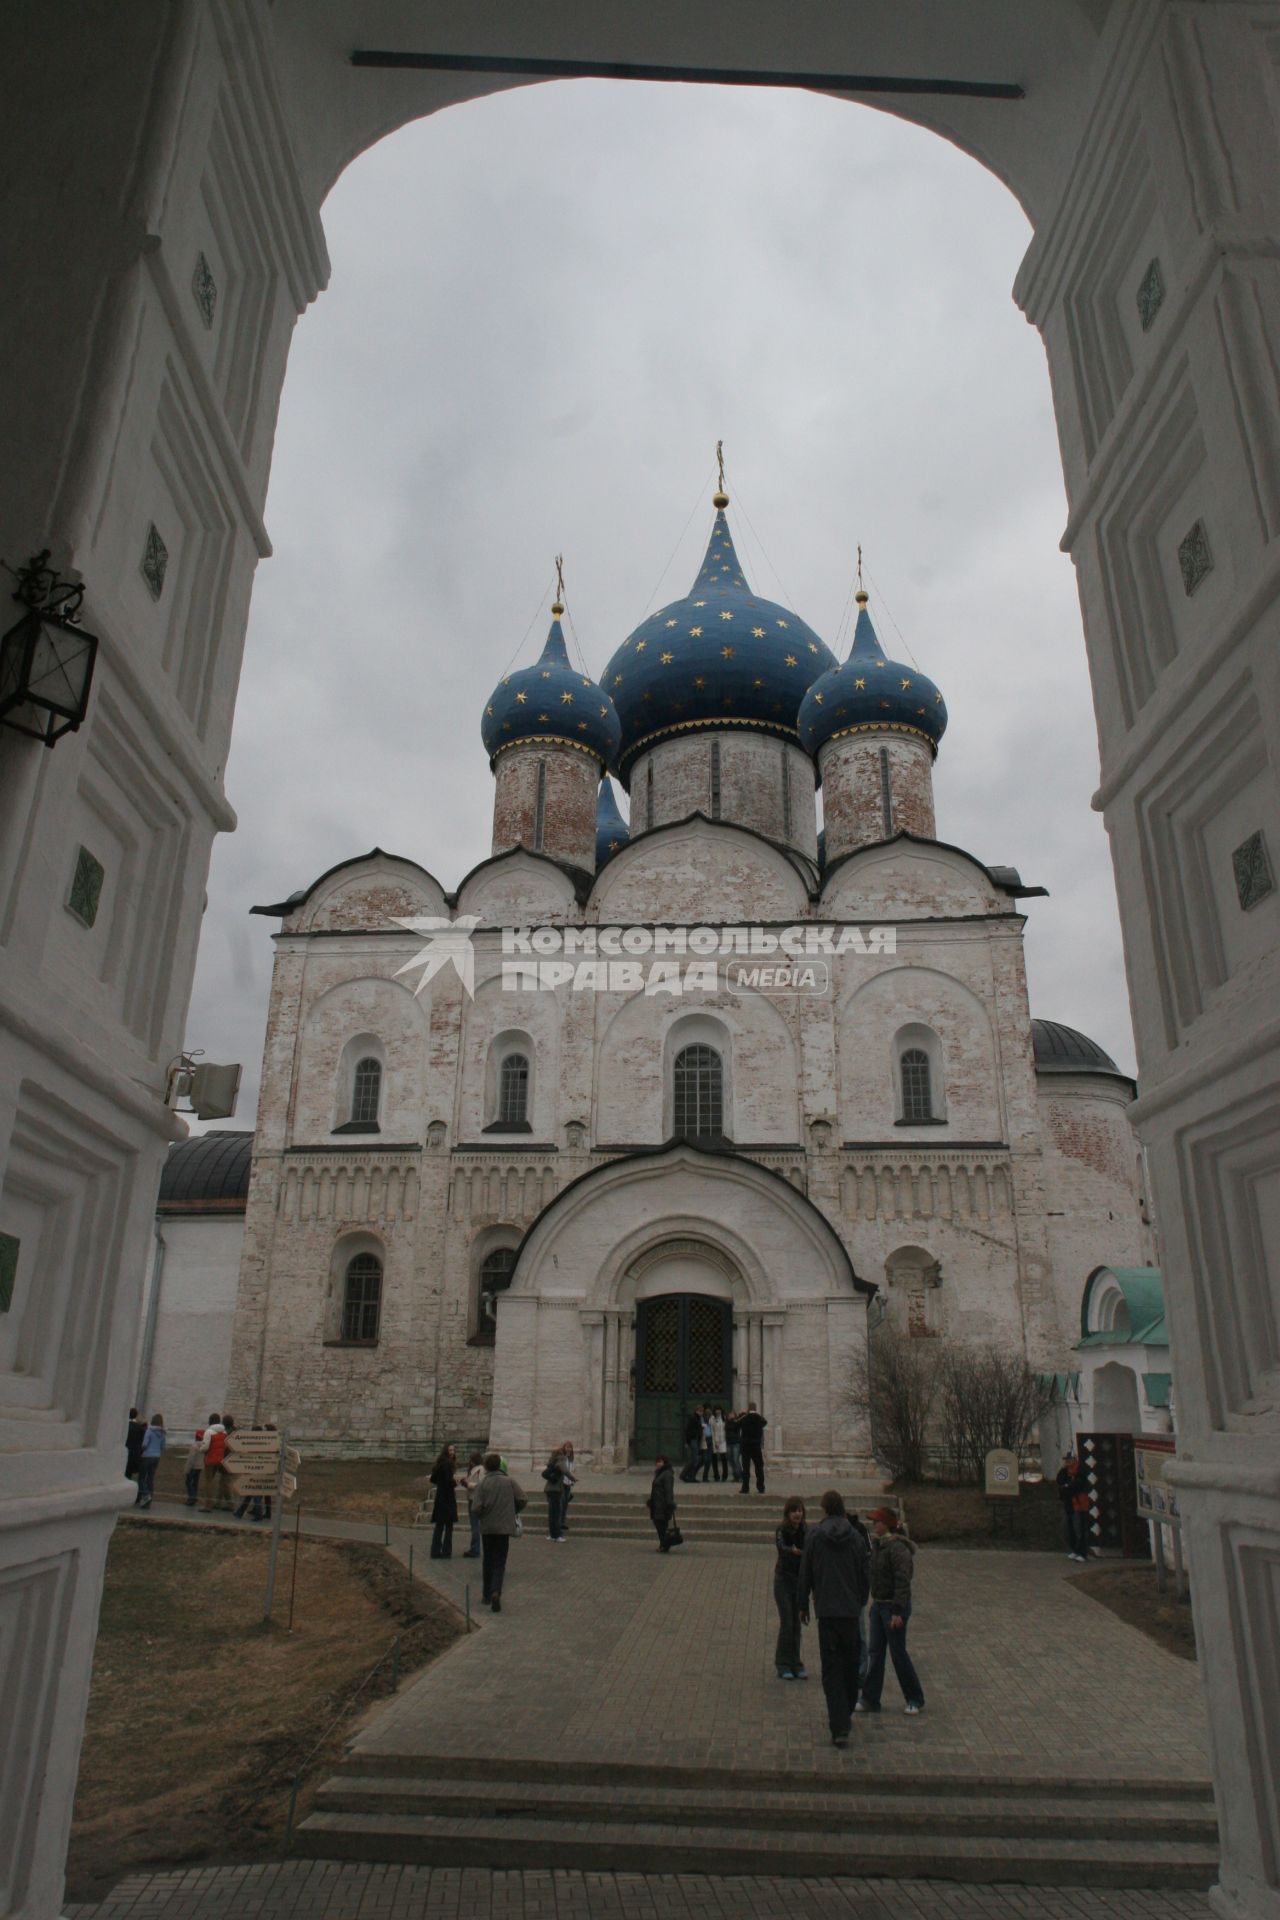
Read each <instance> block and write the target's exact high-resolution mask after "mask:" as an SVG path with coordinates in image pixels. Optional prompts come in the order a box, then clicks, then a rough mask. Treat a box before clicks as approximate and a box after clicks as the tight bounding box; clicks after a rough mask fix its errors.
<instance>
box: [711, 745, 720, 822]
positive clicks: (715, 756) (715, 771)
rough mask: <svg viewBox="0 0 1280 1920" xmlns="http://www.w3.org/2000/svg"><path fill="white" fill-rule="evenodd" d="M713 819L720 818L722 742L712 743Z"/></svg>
mask: <svg viewBox="0 0 1280 1920" xmlns="http://www.w3.org/2000/svg"><path fill="white" fill-rule="evenodd" d="M711 818H712V819H713V820H718V819H719V818H720V742H719V741H718V740H713V741H712V742H711Z"/></svg>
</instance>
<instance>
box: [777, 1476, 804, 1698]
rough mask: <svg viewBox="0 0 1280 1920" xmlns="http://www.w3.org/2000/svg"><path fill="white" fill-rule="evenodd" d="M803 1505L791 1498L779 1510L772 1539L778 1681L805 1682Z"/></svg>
mask: <svg viewBox="0 0 1280 1920" xmlns="http://www.w3.org/2000/svg"><path fill="white" fill-rule="evenodd" d="M808 1531H809V1530H808V1528H807V1527H806V1526H805V1523H804V1501H803V1500H801V1499H799V1498H798V1497H795V1496H793V1497H792V1498H791V1499H790V1500H788V1502H787V1504H786V1506H785V1507H784V1508H783V1509H782V1525H781V1526H780V1527H778V1528H777V1529H776V1531H775V1533H774V1536H773V1544H774V1546H775V1547H776V1548H777V1550H778V1559H777V1563H776V1565H775V1567H774V1570H773V1600H774V1605H775V1606H776V1607H777V1609H778V1644H777V1646H776V1648H775V1649H774V1655H773V1664H774V1666H775V1667H776V1668H777V1673H778V1678H779V1680H807V1679H808V1678H809V1676H808V1674H807V1673H806V1672H805V1670H804V1661H803V1660H802V1659H801V1657H800V1562H801V1561H802V1560H803V1558H804V1543H805V1540H806V1539H807V1537H808Z"/></svg>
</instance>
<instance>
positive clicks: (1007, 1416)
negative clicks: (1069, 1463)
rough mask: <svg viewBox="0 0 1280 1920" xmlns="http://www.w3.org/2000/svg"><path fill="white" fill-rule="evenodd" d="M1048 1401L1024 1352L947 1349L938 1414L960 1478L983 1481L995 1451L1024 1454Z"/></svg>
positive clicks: (992, 1347)
mask: <svg viewBox="0 0 1280 1920" xmlns="http://www.w3.org/2000/svg"><path fill="white" fill-rule="evenodd" d="M1049 1399H1050V1395H1049V1390H1048V1389H1047V1388H1046V1387H1045V1386H1043V1385H1042V1384H1041V1382H1040V1380H1039V1379H1038V1378H1037V1376H1036V1375H1035V1374H1034V1373H1033V1372H1032V1371H1031V1368H1030V1367H1029V1366H1028V1365H1027V1363H1026V1360H1025V1358H1024V1357H1023V1356H1022V1355H1021V1354H1019V1353H1010V1352H1009V1351H1008V1350H1007V1349H1006V1348H1004V1347H998V1346H995V1345H988V1346H985V1347H962V1346H955V1345H949V1346H948V1347H947V1348H946V1349H945V1350H944V1351H943V1353H942V1354H941V1355H940V1365H939V1369H938V1411H939V1415H940V1421H941V1427H942V1433H943V1439H944V1443H945V1446H946V1449H947V1452H948V1453H949V1454H950V1455H951V1458H952V1460H953V1462H954V1464H955V1471H956V1474H957V1477H958V1478H960V1479H962V1480H977V1481H980V1480H981V1479H982V1472H983V1463H984V1461H985V1460H986V1457H987V1454H988V1453H989V1452H990V1451H991V1449H992V1448H993V1447H1008V1448H1009V1449H1010V1450H1011V1451H1012V1452H1013V1453H1021V1452H1022V1450H1023V1448H1024V1447H1025V1446H1026V1444H1027V1442H1028V1440H1029V1439H1030V1437H1031V1432H1032V1429H1033V1428H1034V1427H1035V1425H1036V1422H1037V1421H1038V1420H1039V1419H1040V1418H1041V1416H1042V1415H1043V1414H1044V1413H1045V1412H1046V1411H1047V1409H1048V1406H1049Z"/></svg>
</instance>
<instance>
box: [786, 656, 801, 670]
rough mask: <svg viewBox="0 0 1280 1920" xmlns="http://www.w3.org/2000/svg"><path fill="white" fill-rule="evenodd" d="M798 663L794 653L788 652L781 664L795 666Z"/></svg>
mask: <svg viewBox="0 0 1280 1920" xmlns="http://www.w3.org/2000/svg"><path fill="white" fill-rule="evenodd" d="M799 664H800V663H799V661H798V660H797V659H796V657H795V655H794V653H789V654H788V655H787V657H786V659H785V660H784V661H783V665H784V666H787V667H795V666H798V665H799Z"/></svg>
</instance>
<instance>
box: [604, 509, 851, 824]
mask: <svg viewBox="0 0 1280 1920" xmlns="http://www.w3.org/2000/svg"><path fill="white" fill-rule="evenodd" d="M715 498H716V509H717V511H716V518H715V525H714V527H713V528H712V530H711V544H710V545H709V546H708V548H707V556H706V559H705V560H704V561H703V563H702V567H701V569H700V571H699V573H698V577H697V579H696V581H695V582H694V584H693V587H692V588H691V590H690V592H689V593H688V595H687V596H686V597H685V598H684V599H683V600H674V601H672V603H671V605H670V606H667V607H663V608H661V609H660V610H659V612H657V613H655V614H652V615H651V616H650V617H649V619H647V620H645V621H643V622H642V624H641V625H640V626H638V627H637V628H636V630H635V632H634V633H633V634H632V635H631V637H630V638H629V639H627V640H624V642H623V643H622V645H621V646H620V647H619V648H618V651H617V652H616V653H615V654H614V656H613V658H612V660H611V661H610V662H609V665H608V666H607V667H606V669H605V672H604V676H603V677H604V685H605V691H606V692H607V693H608V694H609V695H610V697H611V698H612V700H613V704H614V706H615V707H616V708H617V711H618V719H619V721H620V722H621V724H622V745H621V748H620V750H619V753H618V758H617V773H618V777H619V779H620V780H621V781H622V783H623V785H624V786H625V785H626V783H627V778H628V773H629V770H630V768H631V766H632V765H633V764H634V762H635V758H636V755H637V754H639V753H641V752H642V751H643V750H644V749H645V748H646V747H648V746H651V745H652V744H653V743H654V742H655V741H657V740H662V739H666V738H669V737H670V736H672V735H674V734H677V733H689V732H706V731H708V730H709V729H713V728H714V729H720V728H724V727H746V728H752V729H755V730H757V731H760V732H764V733H772V734H776V735H777V736H778V737H779V738H780V739H783V740H791V741H796V740H797V738H798V736H797V729H796V715H797V713H798V712H799V708H800V702H801V700H802V699H803V698H804V695H805V692H806V691H807V689H808V688H809V686H810V685H811V683H812V682H813V681H814V680H816V679H817V678H818V677H819V675H820V674H823V673H826V672H827V671H828V669H830V668H832V667H834V666H835V664H836V659H835V655H834V654H833V653H832V652H831V650H830V648H829V647H828V646H827V645H826V644H825V642H823V641H822V640H820V639H819V638H818V636H817V634H816V633H814V632H813V631H812V629H811V628H809V627H807V626H806V625H805V623H804V621H803V620H801V619H800V618H799V617H798V615H796V614H794V613H793V612H792V611H791V609H790V608H789V607H780V606H778V605H776V603H775V602H774V601H772V600H762V599H761V598H760V596H759V595H758V594H755V593H753V592H752V591H751V588H750V587H749V586H748V585H747V579H746V575H745V574H744V573H743V571H742V565H741V562H740V561H739V559H738V556H737V554H736V553H735V551H734V546H733V539H732V536H731V535H730V532H729V523H728V521H727V520H726V519H725V515H724V509H725V506H726V505H727V504H728V502H727V500H726V499H725V496H724V494H723V493H718V494H717V495H716V497H715Z"/></svg>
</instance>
